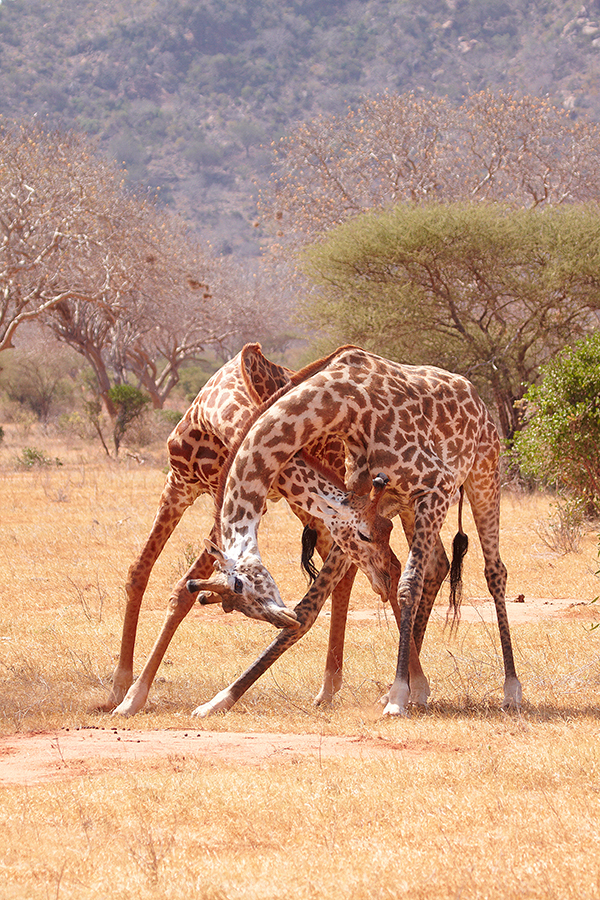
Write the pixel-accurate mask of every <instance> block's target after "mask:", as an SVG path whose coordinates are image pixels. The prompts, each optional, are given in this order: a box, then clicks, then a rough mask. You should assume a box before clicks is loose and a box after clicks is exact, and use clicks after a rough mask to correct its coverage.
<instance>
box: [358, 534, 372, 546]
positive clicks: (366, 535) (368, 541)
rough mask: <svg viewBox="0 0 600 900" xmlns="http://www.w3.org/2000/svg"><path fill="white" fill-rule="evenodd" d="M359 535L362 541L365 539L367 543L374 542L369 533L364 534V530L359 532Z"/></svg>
mask: <svg viewBox="0 0 600 900" xmlns="http://www.w3.org/2000/svg"><path fill="white" fill-rule="evenodd" d="M358 536H359V538H360V539H361V541H364V542H365V543H366V544H372V543H373V538H370V537H369V535H368V534H363V533H362V531H359V532H358Z"/></svg>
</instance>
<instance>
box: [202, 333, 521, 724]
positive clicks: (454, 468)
mask: <svg viewBox="0 0 600 900" xmlns="http://www.w3.org/2000/svg"><path fill="white" fill-rule="evenodd" d="M329 437H338V438H341V439H342V440H343V441H344V444H345V448H346V470H347V483H348V485H349V486H350V487H351V488H355V489H359V490H361V489H362V490H364V489H365V487H366V486H367V484H368V481H369V480H370V479H371V477H372V473H373V472H378V471H385V472H386V474H387V475H388V476H389V478H390V484H389V487H388V489H387V491H386V494H385V497H384V498H383V501H382V507H381V508H382V511H383V512H385V513H386V514H387V515H390V516H393V515H400V517H401V519H402V524H403V527H404V529H405V532H406V534H407V537H408V540H409V546H410V551H409V555H408V560H407V562H406V566H405V569H404V572H403V574H402V576H401V578H400V581H399V584H398V601H399V604H400V607H401V616H400V641H399V649H398V663H397V668H396V677H395V680H394V683H393V684H392V687H391V688H390V692H389V696H388V701H387V706H386V708H385V712H386V713H387V714H389V715H399V714H403V713H404V712H405V710H406V707H407V704H408V701H409V698H410V688H409V657H410V652H411V647H412V640H413V636H414V638H415V641H416V643H417V647H419V646H420V641H421V640H422V633H423V629H424V624H425V623H426V620H427V616H428V615H429V610H430V608H431V607H430V602H432V600H431V587H432V579H433V580H434V581H435V580H437V574H438V573H439V571H440V566H441V568H445V567H447V560H446V563H445V566H444V562H443V559H444V558H445V555H444V558H443V557H442V556H441V554H440V550H439V548H440V538H439V535H440V529H441V526H442V524H443V521H444V519H445V516H446V513H447V511H448V508H449V506H450V503H451V502H452V500H453V499H454V498H455V497H457V496H458V494H459V491H460V490H461V489H463V488H464V491H465V492H466V495H467V497H468V498H469V501H470V504H471V508H472V512H473V517H474V519H475V524H476V527H477V531H478V534H479V538H480V542H481V546H482V550H483V555H484V559H485V575H486V580H487V584H488V588H489V591H490V593H491V595H492V597H493V599H494V603H495V606H496V613H497V618H498V626H499V631H500V640H501V645H502V653H503V659H504V669H505V682H504V706H505V707H518V706H519V705H520V702H521V685H520V683H519V680H518V678H517V676H516V672H515V666H514V659H513V652H512V645H511V639H510V630H509V625H508V617H507V614H506V603H505V592H506V568H505V566H504V564H503V563H502V560H501V558H500V552H499V509H500V493H499V469H498V460H499V450H500V442H499V438H498V433H497V431H496V428H495V426H494V424H493V422H492V420H491V418H490V415H489V413H488V411H487V409H486V408H485V406H484V404H483V402H482V401H481V399H480V398H479V396H478V395H477V393H476V391H475V388H474V387H473V385H472V384H471V383H470V382H469V381H467V380H466V379H465V378H463V377H462V376H460V375H454V374H451V373H449V372H445V371H443V370H441V369H437V368H434V367H428V366H420V367H418V366H403V365H400V364H398V363H394V362H390V361H389V360H385V359H383V358H381V357H378V356H375V355H374V354H371V353H367V352H366V351H364V350H361V349H360V348H356V347H344V348H341V349H339V350H338V351H335V352H334V353H332V354H331V355H330V356H329V357H326V358H325V359H323V360H320V361H318V362H316V363H313V364H312V365H311V366H307V367H306V369H305V370H302V371H301V372H299V373H296V374H295V375H292V376H291V378H290V385H289V386H288V387H287V388H284V389H282V392H281V396H279V397H278V398H276V400H275V402H273V403H272V404H271V405H270V406H269V407H268V408H267V409H266V410H265V411H264V412H263V413H262V415H260V416H259V417H258V418H257V420H256V421H255V422H254V423H253V425H252V427H251V428H250V430H249V431H248V433H247V434H246V436H245V438H244V439H243V441H242V442H241V444H240V446H239V449H238V450H237V453H236V455H235V457H234V458H233V459H232V461H231V463H230V468H229V472H228V474H227V479H226V483H225V485H224V491H223V497H222V502H221V508H220V511H219V521H220V528H221V536H222V540H223V543H224V545H226V546H228V547H230V548H231V549H232V551H235V548H236V547H238V546H243V545H244V541H245V540H246V535H247V534H248V533H250V534H252V533H254V532H255V529H256V527H257V523H258V522H259V520H260V517H261V515H262V510H263V506H264V498H265V497H266V496H267V494H268V491H269V488H270V485H271V484H272V483H273V482H274V481H275V480H276V479H277V477H278V475H279V473H280V472H281V471H283V470H284V469H285V467H286V466H287V465H288V463H289V461H290V460H291V459H292V458H293V457H294V456H295V454H296V453H298V451H299V450H300V449H301V448H302V447H304V446H307V445H310V444H311V442H313V441H315V440H323V439H326V438H329ZM329 524H330V526H331V524H332V523H331V521H330V522H329ZM245 563H246V560H245V558H244V556H243V555H238V556H230V558H229V559H228V566H229V577H230V579H235V578H236V577H237V578H241V577H242V575H243V572H244V566H245ZM240 583H241V582H240ZM201 587H202V589H203V590H208V589H210V581H208V582H205V583H203V584H202V585H201ZM433 596H435V595H433ZM424 601H425V602H424ZM240 602H242V601H240ZM244 602H251V598H250V597H246V598H244ZM215 699H216V698H215ZM202 709H203V708H202V707H201V708H199V711H200V713H201V714H202Z"/></svg>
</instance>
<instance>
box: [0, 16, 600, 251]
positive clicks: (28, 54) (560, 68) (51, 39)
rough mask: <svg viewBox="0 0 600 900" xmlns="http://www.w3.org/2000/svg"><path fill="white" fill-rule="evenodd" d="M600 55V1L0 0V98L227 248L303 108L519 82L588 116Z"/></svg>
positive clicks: (599, 107)
mask: <svg viewBox="0 0 600 900" xmlns="http://www.w3.org/2000/svg"><path fill="white" fill-rule="evenodd" d="M599 66H600V2H599V0H592V2H589V3H587V4H586V5H585V6H584V7H582V5H581V0H570V2H566V3H559V2H558V0H420V2H419V0H416V2H415V0H365V2H356V0H288V2H283V3H282V2H280V0H193V2H192V0H153V2H147V3H140V2H137V0H120V2H119V0H115V2H110V3H108V2H106V0H97V2H95V0H94V2H92V0H53V2H52V3H46V2H43V0H9V2H5V3H4V4H2V5H1V6H0V112H1V113H2V114H4V116H9V117H21V116H27V117H28V116H31V115H33V114H37V115H39V116H46V115H47V116H49V117H50V118H51V120H52V122H53V123H59V124H61V125H63V126H67V127H71V126H74V127H76V128H77V129H78V130H82V131H85V132H86V133H88V134H92V135H97V136H98V138H99V140H100V144H101V146H102V147H103V148H104V149H105V150H106V151H107V152H108V153H109V154H110V155H111V156H112V157H113V158H115V159H116V160H118V161H119V162H120V163H124V165H125V166H126V167H127V170H128V173H129V177H130V179H131V180H132V181H134V182H136V183H140V184H144V185H148V186H150V187H151V188H152V189H158V188H160V192H159V193H160V196H161V197H162V198H163V202H165V203H167V204H169V205H171V206H172V207H174V208H175V209H177V210H179V211H180V212H182V213H183V214H184V216H185V217H186V218H188V219H189V220H190V221H191V222H193V223H194V224H195V225H196V226H197V227H198V228H199V229H200V231H201V233H202V236H203V237H206V238H210V239H211V241H212V242H213V243H214V245H215V246H216V249H217V251H218V252H222V253H229V252H236V253H242V254H250V255H252V254H254V253H256V252H257V251H258V247H259V244H260V240H261V229H260V228H256V227H254V225H255V222H256V190H257V186H256V183H257V182H258V184H260V183H263V182H264V180H265V179H266V178H267V176H268V174H269V172H270V167H271V154H270V150H269V144H270V143H271V141H274V140H277V139H278V138H279V137H280V136H281V135H282V134H286V133H287V132H289V130H290V128H292V127H293V126H294V125H295V124H297V123H300V122H302V121H305V120H308V119H310V118H313V117H314V116H316V115H318V114H319V113H325V114H328V115H329V114H332V113H335V114H343V113H344V112H345V110H346V107H347V106H348V105H349V104H351V105H356V104H357V103H358V101H359V99H360V98H361V97H364V96H365V95H374V94H376V93H378V92H382V91H386V90H389V91H392V92H401V93H402V92H404V91H408V90H413V91H416V92H417V93H420V92H426V93H427V92H429V93H432V94H433V95H435V96H448V97H449V98H450V100H451V101H452V102H456V101H458V100H459V99H460V98H461V97H462V96H463V95H464V94H465V93H466V92H468V91H473V90H474V91H477V90H480V89H482V88H484V87H486V86H490V87H492V88H498V87H505V88H506V87H508V86H511V85H513V86H514V87H515V88H516V89H520V90H522V91H525V92H526V93H533V94H536V95H538V96H548V97H549V98H550V99H551V100H552V101H553V102H555V103H557V104H558V105H559V106H562V107H563V108H565V109H568V110H570V111H571V112H572V114H573V115H574V116H579V115H581V114H586V115H589V116H590V117H591V118H592V119H596V120H597V119H600V92H599V90H598V77H597V73H598V67H599ZM261 145H262V147H265V148H266V149H263V148H262V147H261Z"/></svg>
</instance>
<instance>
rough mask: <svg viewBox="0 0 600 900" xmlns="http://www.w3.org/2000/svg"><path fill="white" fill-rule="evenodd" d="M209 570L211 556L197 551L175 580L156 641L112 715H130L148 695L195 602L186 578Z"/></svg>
mask: <svg viewBox="0 0 600 900" xmlns="http://www.w3.org/2000/svg"><path fill="white" fill-rule="evenodd" d="M212 570H213V560H212V557H211V556H209V554H208V552H207V551H206V550H205V551H204V552H203V553H201V554H200V556H199V557H198V559H197V560H196V562H195V563H194V564H193V566H192V567H191V568H190V569H189V571H188V572H187V573H186V574H185V575H184V577H183V578H182V579H181V580H180V581H179V582H178V584H177V585H176V587H175V590H174V592H173V594H172V596H171V598H170V600H169V606H168V610H167V616H166V619H165V621H164V624H163V626H162V629H161V632H160V634H159V636H158V638H157V639H156V643H155V644H154V647H153V648H152V651H151V653H150V656H149V657H148V659H147V660H146V663H145V665H144V668H143V669H142V671H141V672H140V674H139V676H138V678H137V679H136V681H135V682H134V683H133V684H132V685H131V687H130V688H129V690H128V691H127V693H126V695H125V697H124V698H123V700H122V701H121V702H120V703H119V705H118V706H117V707H116V709H114V710H113V713H112V714H113V716H115V715H117V716H134V715H135V714H136V713H138V712H139V711H140V709H142V707H143V706H144V704H145V703H146V700H147V698H148V694H149V692H150V688H151V686H152V682H153V681H154V678H155V676H156V673H157V671H158V667H159V666H160V664H161V662H162V661H163V658H164V655H165V653H166V652H167V648H168V646H169V644H170V643H171V640H172V638H173V635H174V634H175V632H176V631H177V629H178V627H179V625H180V624H181V622H182V621H183V620H184V618H185V617H186V616H187V614H188V613H189V611H190V610H191V608H192V607H193V605H194V603H195V601H196V595H195V594H190V592H189V591H188V589H187V587H186V585H187V582H188V579H190V578H207V577H209V576H210V574H211V572H212Z"/></svg>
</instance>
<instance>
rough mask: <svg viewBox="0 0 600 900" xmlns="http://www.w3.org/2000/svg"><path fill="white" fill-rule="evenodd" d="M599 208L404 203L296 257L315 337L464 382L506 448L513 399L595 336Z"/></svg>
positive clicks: (599, 304)
mask: <svg viewBox="0 0 600 900" xmlns="http://www.w3.org/2000/svg"><path fill="white" fill-rule="evenodd" d="M599 212H600V211H599V209H598V207H597V206H596V205H589V206H587V205H586V206H581V205H570V206H561V207H558V208H554V207H547V208H542V209H540V210H531V209H530V210H514V209H511V208H509V207H506V206H501V205H498V204H475V203H472V204H440V205H436V204H427V205H424V206H417V205H409V204H401V205H398V206H396V207H395V208H394V209H393V210H391V211H389V212H385V213H378V214H376V213H370V214H365V215H363V216H361V217H359V218H356V219H353V220H351V221H349V222H347V223H345V224H344V225H342V226H339V227H338V228H337V229H333V230H332V231H331V232H330V233H329V235H328V236H327V237H326V238H325V239H323V240H322V241H320V242H318V243H315V244H314V245H312V247H310V248H308V249H307V250H306V251H305V258H306V270H307V272H308V274H309V276H310V277H311V278H312V279H313V281H314V282H315V284H316V285H317V289H316V290H315V291H314V292H313V293H312V294H311V295H310V296H309V298H308V300H307V301H306V302H305V304H304V314H305V316H306V319H307V321H308V322H309V324H310V325H311V326H312V327H316V328H320V329H324V330H325V332H326V333H327V334H328V335H329V337H330V339H331V341H332V342H335V343H343V342H348V341H349V342H353V343H357V344H360V345H361V346H364V347H367V348H369V349H372V350H373V351H375V352H377V353H382V354H385V355H388V356H390V357H392V358H394V359H400V360H402V362H412V363H431V362H435V363H436V364H438V365H442V366H444V367H446V368H449V369H452V370H453V371H458V372H462V373H464V374H466V375H467V376H468V377H470V378H471V379H472V380H473V381H474V382H475V383H476V384H477V386H478V388H479V389H480V391H481V393H482V395H483V396H484V397H485V399H486V400H487V401H488V402H489V403H490V404H492V405H493V406H494V407H495V409H496V411H497V418H498V421H499V424H500V427H501V431H502V433H503V434H504V436H505V437H510V436H511V435H512V434H513V433H514V431H515V430H516V428H517V427H518V425H519V420H518V412H517V410H516V409H515V406H514V404H515V400H518V399H519V398H521V397H522V395H523V393H524V391H525V390H526V387H527V385H528V383H529V382H531V381H533V380H535V378H536V377H537V373H538V368H539V366H540V365H542V364H543V363H545V362H546V361H547V360H548V359H550V358H552V356H553V355H554V354H555V353H556V352H557V351H558V350H559V349H561V348H562V347H563V346H565V345H566V344H567V343H569V342H570V341H571V340H573V338H574V337H576V336H577V335H582V334H584V333H586V331H590V330H592V329H594V328H597V327H598V325H599V318H598V314H597V309H600V215H599Z"/></svg>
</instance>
